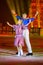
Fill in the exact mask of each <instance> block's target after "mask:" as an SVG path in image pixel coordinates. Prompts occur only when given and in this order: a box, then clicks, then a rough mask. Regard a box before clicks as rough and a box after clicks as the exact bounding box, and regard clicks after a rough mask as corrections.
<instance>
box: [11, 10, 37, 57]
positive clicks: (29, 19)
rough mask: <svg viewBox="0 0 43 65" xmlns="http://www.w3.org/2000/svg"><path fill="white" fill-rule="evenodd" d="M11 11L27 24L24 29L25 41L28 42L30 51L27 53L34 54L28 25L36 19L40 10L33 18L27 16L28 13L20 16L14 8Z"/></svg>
mask: <svg viewBox="0 0 43 65" xmlns="http://www.w3.org/2000/svg"><path fill="white" fill-rule="evenodd" d="M11 12H12V13H13V14H14V15H15V16H16V18H17V19H20V20H22V23H23V25H25V29H24V30H23V36H24V38H25V42H26V45H27V50H28V53H27V54H26V56H29V55H33V52H32V48H31V44H30V40H29V29H28V27H27V26H28V25H29V24H30V23H31V22H33V21H34V20H35V18H36V16H37V15H38V11H37V12H36V14H35V16H34V17H33V18H29V17H28V18H27V14H26V13H24V14H22V17H20V16H18V15H17V14H16V12H15V11H14V10H12V11H11Z"/></svg>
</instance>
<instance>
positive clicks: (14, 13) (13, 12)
mask: <svg viewBox="0 0 43 65" xmlns="http://www.w3.org/2000/svg"><path fill="white" fill-rule="evenodd" d="M11 12H12V14H13V15H14V16H16V18H17V19H21V17H20V16H18V15H17V14H16V12H15V11H14V10H11Z"/></svg>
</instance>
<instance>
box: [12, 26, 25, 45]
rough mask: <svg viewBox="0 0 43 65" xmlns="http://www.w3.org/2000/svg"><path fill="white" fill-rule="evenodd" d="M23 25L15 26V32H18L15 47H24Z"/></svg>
mask: <svg viewBox="0 0 43 65" xmlns="http://www.w3.org/2000/svg"><path fill="white" fill-rule="evenodd" d="M23 27H24V26H23V25H13V30H14V31H15V32H16V36H15V40H14V45H15V46H19V44H21V45H22V46H24V38H23Z"/></svg>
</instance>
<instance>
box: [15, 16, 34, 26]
mask: <svg viewBox="0 0 43 65" xmlns="http://www.w3.org/2000/svg"><path fill="white" fill-rule="evenodd" d="M16 18H17V19H21V20H22V23H23V24H24V25H27V24H29V22H30V20H31V22H32V21H34V19H35V18H28V19H23V18H22V17H20V16H16Z"/></svg>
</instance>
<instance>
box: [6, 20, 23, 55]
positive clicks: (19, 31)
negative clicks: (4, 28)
mask: <svg viewBox="0 0 43 65" xmlns="http://www.w3.org/2000/svg"><path fill="white" fill-rule="evenodd" d="M7 24H8V25H9V26H10V27H12V28H13V30H14V31H15V32H16V36H15V40H14V45H15V46H16V47H17V50H18V54H17V56H21V55H23V50H22V46H24V37H23V28H24V25H23V24H22V20H18V23H17V24H16V25H11V24H10V23H9V22H7Z"/></svg>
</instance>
